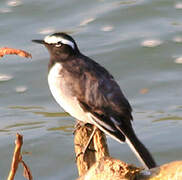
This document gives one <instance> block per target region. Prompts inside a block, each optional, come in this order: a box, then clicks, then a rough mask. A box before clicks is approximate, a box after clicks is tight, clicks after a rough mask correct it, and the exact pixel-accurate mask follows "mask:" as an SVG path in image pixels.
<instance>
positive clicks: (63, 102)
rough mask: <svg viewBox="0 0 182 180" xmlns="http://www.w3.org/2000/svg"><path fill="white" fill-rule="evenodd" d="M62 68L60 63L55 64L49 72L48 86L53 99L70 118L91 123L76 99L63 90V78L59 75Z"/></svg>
mask: <svg viewBox="0 0 182 180" xmlns="http://www.w3.org/2000/svg"><path fill="white" fill-rule="evenodd" d="M62 68H63V67H62V65H61V64H60V63H56V64H55V65H54V66H53V67H52V68H51V70H50V71H49V75H48V84H49V88H50V90H51V93H52V95H53V97H54V98H55V100H56V101H57V103H58V104H59V105H60V106H61V107H62V108H63V109H64V110H65V111H66V112H68V113H69V114H70V115H71V116H73V117H75V118H76V119H78V120H80V121H83V122H87V123H91V122H90V120H89V119H90V118H88V115H87V114H86V113H85V112H84V111H83V110H82V108H81V107H80V105H79V102H78V100H77V98H76V97H73V96H71V93H69V92H67V89H65V88H64V77H63V76H62V75H61V74H60V72H61V70H62Z"/></svg>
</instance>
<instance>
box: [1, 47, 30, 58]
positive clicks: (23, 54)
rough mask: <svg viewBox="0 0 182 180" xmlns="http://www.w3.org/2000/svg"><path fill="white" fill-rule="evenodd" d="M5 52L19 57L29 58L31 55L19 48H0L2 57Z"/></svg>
mask: <svg viewBox="0 0 182 180" xmlns="http://www.w3.org/2000/svg"><path fill="white" fill-rule="evenodd" d="M6 54H15V55H18V56H21V57H26V58H31V57H32V55H31V54H30V53H28V52H26V51H23V50H20V49H14V48H8V47H4V48H0V57H3V56H4V55H6Z"/></svg>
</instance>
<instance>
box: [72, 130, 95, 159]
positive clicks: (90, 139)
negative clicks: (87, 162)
mask: <svg viewBox="0 0 182 180" xmlns="http://www.w3.org/2000/svg"><path fill="white" fill-rule="evenodd" d="M96 129H97V127H96V126H94V127H93V130H92V133H91V135H90V137H89V140H88V141H87V144H86V145H85V147H84V149H83V151H82V152H81V153H79V154H78V155H77V156H76V159H77V158H78V157H79V156H80V155H81V154H83V159H84V157H85V154H86V151H87V150H88V149H89V148H88V147H89V146H90V143H91V142H92V138H93V136H94V134H95V132H96Z"/></svg>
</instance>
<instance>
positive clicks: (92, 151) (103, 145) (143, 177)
mask: <svg viewBox="0 0 182 180" xmlns="http://www.w3.org/2000/svg"><path fill="white" fill-rule="evenodd" d="M92 130H93V127H92V125H85V126H81V127H80V128H78V129H77V130H76V133H75V140H74V143H75V153H76V163H77V168H78V174H79V176H80V177H79V178H78V179H77V180H101V179H104V180H173V179H174V180H181V179H182V161H176V162H171V163H169V164H164V165H162V166H159V167H156V168H153V169H150V170H144V169H143V168H138V167H136V166H134V165H129V164H127V163H125V162H122V161H120V160H117V159H114V158H112V157H109V151H108V147H107V142H106V137H105V135H104V133H102V132H101V131H100V130H99V129H97V131H96V133H95V134H94V136H93V140H92V142H91V143H90V146H89V149H88V150H87V151H86V153H85V154H83V153H82V151H83V149H84V146H85V145H86V144H87V141H88V139H89V136H90V134H91V131H92Z"/></svg>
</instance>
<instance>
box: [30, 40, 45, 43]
mask: <svg viewBox="0 0 182 180" xmlns="http://www.w3.org/2000/svg"><path fill="white" fill-rule="evenodd" d="M32 42H35V43H39V44H46V43H45V41H44V40H36V39H35V40H32Z"/></svg>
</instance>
